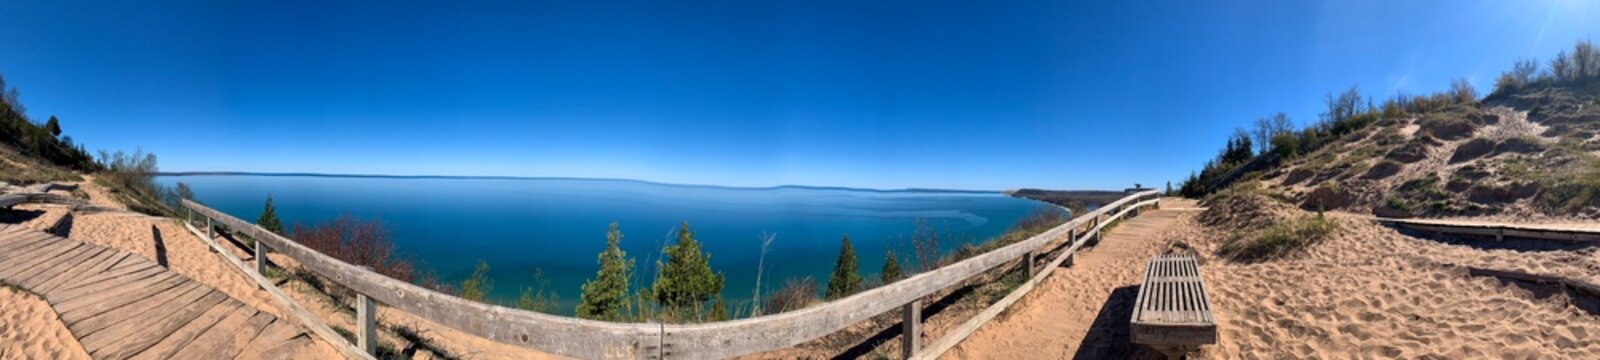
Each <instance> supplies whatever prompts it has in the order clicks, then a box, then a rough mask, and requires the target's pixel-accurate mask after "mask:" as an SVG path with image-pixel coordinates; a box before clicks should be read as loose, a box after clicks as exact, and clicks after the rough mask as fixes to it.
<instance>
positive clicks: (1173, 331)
mask: <svg viewBox="0 0 1600 360" xmlns="http://www.w3.org/2000/svg"><path fill="white" fill-rule="evenodd" d="M1130 327H1132V332H1133V334H1132V335H1133V336H1132V337H1133V339H1132V340H1133V342H1135V343H1139V344H1146V345H1151V346H1164V347H1174V346H1178V347H1182V346H1197V345H1203V344H1214V343H1216V337H1217V334H1216V333H1217V332H1216V320H1215V317H1214V316H1213V315H1212V314H1211V304H1210V300H1209V299H1208V298H1207V294H1206V287H1205V283H1204V281H1203V278H1202V277H1201V276H1200V267H1199V262H1198V261H1197V260H1196V259H1195V257H1194V256H1193V255H1190V254H1169V255H1159V256H1156V257H1153V258H1151V259H1150V261H1149V262H1148V263H1146V266H1145V274H1144V283H1143V285H1142V286H1140V288H1139V294H1138V298H1137V299H1135V300H1134V311H1133V319H1132V321H1131V325H1130Z"/></svg>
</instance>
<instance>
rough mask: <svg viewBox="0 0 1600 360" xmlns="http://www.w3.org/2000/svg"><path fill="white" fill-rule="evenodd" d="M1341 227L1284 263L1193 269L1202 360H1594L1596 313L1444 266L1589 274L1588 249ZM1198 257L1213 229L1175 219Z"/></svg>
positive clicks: (1346, 218) (1354, 223)
mask: <svg viewBox="0 0 1600 360" xmlns="http://www.w3.org/2000/svg"><path fill="white" fill-rule="evenodd" d="M1336 217H1337V218H1339V219H1341V222H1342V228H1343V231H1342V232H1341V233H1340V234H1339V235H1337V236H1335V237H1333V238H1330V239H1328V240H1327V241H1325V242H1323V243H1321V244H1318V245H1314V246H1312V247H1311V248H1310V249H1309V250H1308V251H1306V252H1305V253H1302V254H1298V255H1297V256H1293V257H1291V258H1290V259H1284V260H1277V261H1270V262H1265V263H1260V264H1239V263H1232V262H1228V261H1222V260H1212V261H1209V262H1208V263H1207V266H1205V267H1204V268H1203V269H1202V272H1203V273H1204V275H1205V278H1206V284H1207V286H1209V288H1210V290H1211V291H1212V301H1213V305H1214V306H1215V308H1216V311H1217V317H1218V321H1219V324H1220V329H1221V338H1220V341H1219V345H1217V346H1213V347H1208V348H1206V349H1205V350H1204V352H1203V353H1202V355H1204V356H1205V357H1207V358H1226V359H1234V358H1244V359H1254V358H1282V357H1285V356H1292V357H1312V358H1354V357H1361V358H1419V357H1420V358H1455V359H1461V358H1490V357H1492V358H1511V359H1522V358H1528V359H1535V358H1539V359H1545V358H1600V342H1595V341H1593V340H1592V337H1593V336H1595V335H1596V334H1600V315H1597V314H1594V313H1590V312H1588V311H1586V310H1583V309H1580V308H1578V307H1576V306H1574V305H1572V303H1571V302H1570V301H1569V299H1567V298H1566V296H1565V295H1564V294H1555V295H1551V296H1545V297H1540V296H1537V295H1538V294H1535V293H1534V292H1533V291H1530V290H1526V289H1523V288H1520V287H1517V286H1512V285H1507V284H1502V283H1501V282H1500V281H1498V280H1496V279H1493V278H1485V277H1472V276H1468V275H1467V272H1466V271H1465V270H1463V269H1461V268H1459V267H1454V266H1449V264H1459V265H1473V266H1483V267H1491V268H1498V269H1517V270H1525V271H1531V272H1536V273H1543V274H1560V275H1567V276H1581V277H1589V278H1591V279H1592V278H1593V277H1594V274H1596V273H1597V272H1596V271H1595V269H1596V266H1597V264H1600V261H1597V258H1596V256H1595V252H1594V251H1593V250H1588V251H1583V252H1574V251H1546V252H1518V251H1513V250H1492V249H1491V250H1485V249H1477V248H1472V247H1468V246H1463V245H1450V244H1445V243H1441V242H1436V241H1432V240H1426V239H1418V238H1413V237H1409V236H1406V235H1402V234H1400V233H1398V232H1396V231H1394V230H1392V229H1389V228H1385V227H1382V226H1378V225H1376V224H1373V223H1371V222H1367V221H1364V220H1362V219H1360V217H1358V216H1350V215H1339V216H1336ZM1180 229H1181V230H1180V233H1179V234H1177V238H1178V239H1180V240H1181V241H1185V242H1187V243H1189V244H1192V245H1195V246H1196V247H1197V248H1198V249H1200V250H1201V251H1202V253H1207V254H1208V253H1210V252H1211V250H1214V249H1215V246H1216V245H1217V244H1218V243H1219V241H1215V240H1214V239H1222V238H1224V236H1225V235H1223V234H1221V233H1219V232H1216V231H1214V230H1209V229H1202V228H1200V227H1199V226H1197V225H1195V226H1183V227H1181V228H1180Z"/></svg>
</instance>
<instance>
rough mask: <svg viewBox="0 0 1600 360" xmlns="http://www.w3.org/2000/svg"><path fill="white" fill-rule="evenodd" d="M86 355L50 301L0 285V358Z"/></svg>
mask: <svg viewBox="0 0 1600 360" xmlns="http://www.w3.org/2000/svg"><path fill="white" fill-rule="evenodd" d="M88 358H89V354H88V353H86V352H84V351H83V346H79V345H78V340H77V339H74V338H72V333H71V332H69V331H67V325H66V324H63V323H62V322H61V319H59V318H57V317H56V312H55V310H53V309H51V308H50V303H47V302H45V301H44V299H40V298H39V297H38V296H36V295H33V294H30V293H26V292H22V291H17V290H16V289H13V288H11V287H5V286H0V359H62V360H67V359H88Z"/></svg>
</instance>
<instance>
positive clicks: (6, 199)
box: [0, 194, 28, 208]
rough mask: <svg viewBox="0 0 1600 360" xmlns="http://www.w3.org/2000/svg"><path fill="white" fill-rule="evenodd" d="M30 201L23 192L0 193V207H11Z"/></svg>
mask: <svg viewBox="0 0 1600 360" xmlns="http://www.w3.org/2000/svg"><path fill="white" fill-rule="evenodd" d="M25 202H28V197H27V196H26V195H22V194H5V195H0V208H9V207H12V206H15V205H17V204H21V203H25Z"/></svg>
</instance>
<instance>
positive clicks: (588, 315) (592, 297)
mask: <svg viewBox="0 0 1600 360" xmlns="http://www.w3.org/2000/svg"><path fill="white" fill-rule="evenodd" d="M621 243H622V230H618V229H617V223H611V228H610V229H609V230H606V249H605V250H604V251H601V252H600V255H599V259H600V260H599V261H600V269H599V270H597V271H595V274H594V278H593V279H590V280H589V281H588V282H585V283H583V293H582V294H581V295H579V297H578V309H577V311H576V314H577V315H578V317H580V318H584V319H595V320H607V321H622V320H624V318H623V316H624V315H625V314H624V310H626V308H627V306H628V283H629V282H630V281H632V278H633V259H629V258H628V254H627V253H624V252H622V247H621Z"/></svg>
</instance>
